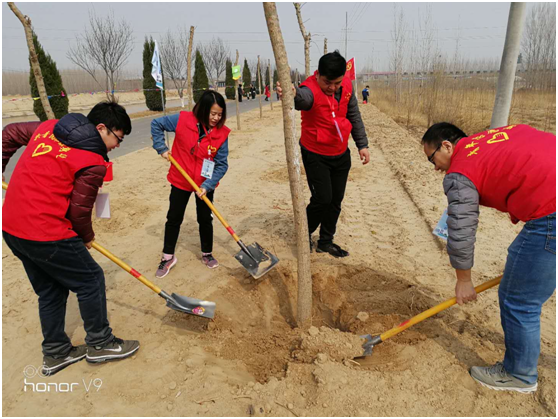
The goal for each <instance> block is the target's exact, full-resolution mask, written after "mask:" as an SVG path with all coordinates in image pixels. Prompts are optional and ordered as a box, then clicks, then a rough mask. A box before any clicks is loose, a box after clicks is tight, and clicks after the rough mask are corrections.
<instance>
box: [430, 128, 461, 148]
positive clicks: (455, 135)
mask: <svg viewBox="0 0 558 419" xmlns="http://www.w3.org/2000/svg"><path fill="white" fill-rule="evenodd" d="M466 136H467V134H465V133H464V132H463V131H461V130H460V129H459V128H457V127H456V126H455V125H453V124H450V123H449V122H439V123H437V124H434V125H432V126H431V127H430V128H428V130H427V131H426V132H425V133H424V135H423V137H422V141H421V143H422V144H428V145H429V146H430V147H432V148H436V147H438V146H439V145H440V144H442V142H443V141H449V142H450V143H452V144H453V145H455V144H456V143H457V142H458V141H459V140H460V139H461V138H464V137H466Z"/></svg>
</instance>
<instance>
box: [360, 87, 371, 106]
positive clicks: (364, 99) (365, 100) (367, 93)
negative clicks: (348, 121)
mask: <svg viewBox="0 0 558 419" xmlns="http://www.w3.org/2000/svg"><path fill="white" fill-rule="evenodd" d="M368 96H370V86H366V87H365V88H364V89H363V90H362V103H363V104H365V105H366V104H367V103H368Z"/></svg>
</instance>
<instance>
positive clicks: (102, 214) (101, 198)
mask: <svg viewBox="0 0 558 419" xmlns="http://www.w3.org/2000/svg"><path fill="white" fill-rule="evenodd" d="M95 213H96V215H97V218H110V203H109V194H108V192H99V193H98V194H97V200H96V201H95Z"/></svg>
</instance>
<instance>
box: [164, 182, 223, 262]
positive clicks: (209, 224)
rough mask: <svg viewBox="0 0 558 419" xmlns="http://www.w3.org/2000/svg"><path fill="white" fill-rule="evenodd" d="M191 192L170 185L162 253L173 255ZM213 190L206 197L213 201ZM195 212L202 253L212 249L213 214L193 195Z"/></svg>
mask: <svg viewBox="0 0 558 419" xmlns="http://www.w3.org/2000/svg"><path fill="white" fill-rule="evenodd" d="M192 193H193V192H190V191H184V190H182V189H179V188H177V187H176V186H172V185H171V193H170V197H169V201H170V206H169V212H168V213H167V222H166V224H165V245H164V247H163V253H167V254H169V255H173V254H174V251H175V248H176V242H177V241H178V235H179V234H180V226H181V225H182V221H184V213H185V212H186V205H188V200H189V199H190V195H192ZM214 194H215V191H211V192H208V193H207V198H208V199H209V200H210V201H211V202H213V195H214ZM195 200H196V213H197V216H198V224H199V226H200V241H201V251H202V252H203V253H211V252H212V251H213V214H212V213H211V210H210V209H209V207H208V206H207V204H206V203H205V202H204V201H203V200H202V199H199V198H198V197H197V196H195Z"/></svg>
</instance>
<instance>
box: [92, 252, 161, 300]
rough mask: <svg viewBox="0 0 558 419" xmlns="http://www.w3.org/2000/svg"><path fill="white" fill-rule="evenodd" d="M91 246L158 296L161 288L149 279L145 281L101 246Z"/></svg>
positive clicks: (144, 278) (143, 277)
mask: <svg viewBox="0 0 558 419" xmlns="http://www.w3.org/2000/svg"><path fill="white" fill-rule="evenodd" d="M91 246H92V247H93V248H94V249H95V250H98V251H99V252H101V253H102V254H103V255H105V256H106V257H107V258H109V259H110V260H112V261H113V262H114V263H116V264H117V265H118V266H120V267H121V268H122V269H124V270H125V271H126V272H128V273H129V274H130V275H132V276H133V277H134V278H137V279H138V280H139V281H140V282H142V283H143V284H144V285H146V286H148V287H149V288H151V289H152V290H153V291H155V292H156V293H157V294H159V293H160V292H161V288H159V287H158V286H157V285H155V284H154V283H152V282H151V281H150V280H149V279H147V278H146V277H145V276H143V275H142V274H140V273H139V272H138V271H136V270H135V269H134V268H132V267H131V266H129V265H128V264H127V263H125V262H124V261H122V260H120V259H118V258H117V257H116V256H114V255H113V254H112V253H111V252H109V251H108V250H107V249H105V248H104V247H103V246H101V245H100V244H99V243H95V242H93V243H91Z"/></svg>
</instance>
